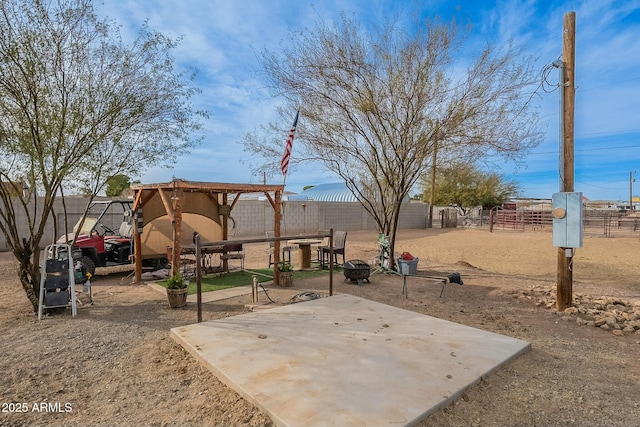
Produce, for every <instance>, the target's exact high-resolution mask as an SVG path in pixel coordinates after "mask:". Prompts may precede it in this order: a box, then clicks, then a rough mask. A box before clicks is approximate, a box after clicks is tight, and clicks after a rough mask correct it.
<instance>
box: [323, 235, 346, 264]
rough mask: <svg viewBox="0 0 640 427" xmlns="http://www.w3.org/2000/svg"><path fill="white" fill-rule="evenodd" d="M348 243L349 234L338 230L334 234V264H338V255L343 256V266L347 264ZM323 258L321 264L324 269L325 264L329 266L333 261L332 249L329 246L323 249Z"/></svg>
mask: <svg viewBox="0 0 640 427" xmlns="http://www.w3.org/2000/svg"><path fill="white" fill-rule="evenodd" d="M346 242H347V232H346V231H342V230H338V231H336V232H334V233H333V262H334V263H335V264H338V254H340V255H342V264H344V262H345V258H344V247H345V243H346ZM321 255H322V257H321V259H320V263H321V265H322V268H324V264H325V262H326V263H327V264H328V263H329V261H331V259H330V258H329V257H330V256H331V248H330V247H329V245H327V246H323V247H322V254H321Z"/></svg>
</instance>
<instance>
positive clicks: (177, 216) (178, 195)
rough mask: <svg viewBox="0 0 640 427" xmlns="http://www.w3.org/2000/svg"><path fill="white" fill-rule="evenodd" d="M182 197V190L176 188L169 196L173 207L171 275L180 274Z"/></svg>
mask: <svg viewBox="0 0 640 427" xmlns="http://www.w3.org/2000/svg"><path fill="white" fill-rule="evenodd" d="M182 197H183V190H182V188H178V189H177V190H176V191H175V193H174V194H172V195H171V198H172V200H171V203H172V207H173V253H172V254H171V256H172V260H171V261H172V263H171V274H172V275H174V274H176V272H180V257H181V256H182Z"/></svg>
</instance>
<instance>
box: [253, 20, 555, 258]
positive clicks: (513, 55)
mask: <svg viewBox="0 0 640 427" xmlns="http://www.w3.org/2000/svg"><path fill="white" fill-rule="evenodd" d="M290 40H291V45H290V47H286V48H284V49H283V50H279V51H278V52H270V51H263V52H261V54H260V57H259V58H260V61H261V65H262V68H263V70H264V75H265V77H266V80H267V85H268V86H269V87H270V88H271V89H272V90H273V93H274V94H276V95H278V96H282V97H284V98H285V104H286V108H283V109H282V110H281V115H282V120H281V121H280V123H282V124H283V125H284V126H282V127H279V126H277V125H275V124H273V123H271V124H270V125H267V126H264V127H263V128H262V129H261V131H260V133H258V131H256V132H253V133H250V134H248V135H246V136H245V138H244V143H245V147H246V149H247V150H249V151H251V152H253V153H257V154H259V155H261V156H262V157H263V158H264V159H265V161H266V162H267V163H268V164H270V165H271V167H272V169H271V170H272V171H275V170H277V167H278V165H279V160H280V158H281V156H282V150H283V143H282V140H283V135H284V134H285V131H286V127H285V126H288V125H289V123H291V117H292V114H293V112H294V111H296V109H297V108H298V107H300V108H301V110H300V121H299V122H298V127H297V130H296V132H297V133H296V151H295V153H296V155H295V156H293V157H292V158H291V160H290V166H291V167H295V164H297V163H298V164H299V163H301V162H304V161H311V162H320V163H322V164H323V165H324V167H325V168H326V169H328V170H330V171H333V172H334V173H336V174H337V175H339V176H340V177H341V178H342V179H343V180H344V182H345V183H346V185H347V187H348V188H349V189H350V190H351V192H352V193H353V194H354V195H355V196H356V197H357V199H358V200H359V201H360V203H361V204H362V205H363V206H364V208H365V209H366V210H367V211H368V213H369V214H370V215H371V216H372V218H373V219H374V221H375V222H376V224H377V228H378V232H380V233H384V234H386V235H388V236H389V242H390V245H391V247H390V250H391V254H392V259H393V258H394V257H393V251H394V246H395V235H396V230H397V226H398V218H399V215H400V211H401V209H402V205H403V201H404V200H405V199H406V197H407V196H408V195H409V192H410V190H411V188H412V187H413V186H414V185H415V184H416V182H417V181H418V179H419V177H420V175H421V174H422V173H424V171H425V170H427V168H428V167H429V165H430V163H431V161H432V152H433V150H434V146H436V144H437V147H438V150H439V153H440V156H441V157H443V158H444V157H446V154H447V153H450V155H451V156H453V155H454V153H455V155H456V156H458V157H460V156H476V157H478V156H482V155H494V154H499V155H505V156H511V157H518V156H519V155H520V154H521V153H522V151H523V150H527V149H528V148H530V147H534V146H536V145H537V144H538V143H539V142H540V141H541V137H542V132H541V131H540V129H539V128H538V120H537V111H536V109H535V108H533V106H532V105H531V104H530V100H531V99H532V97H531V92H532V91H533V90H534V89H535V87H536V86H537V83H538V81H537V78H538V75H537V73H534V72H533V69H532V64H533V62H532V59H531V58H525V57H523V56H522V55H521V54H520V52H519V51H518V50H517V49H515V48H514V47H512V46H504V47H502V46H501V47H499V48H498V47H496V46H494V45H488V46H487V47H486V48H485V49H484V50H483V51H482V52H480V53H479V54H478V55H477V56H476V58H475V59H474V60H472V61H471V63H469V62H466V61H465V62H464V63H463V62H462V60H461V59H460V60H458V59H459V58H458V57H457V56H456V55H458V54H459V53H460V52H462V51H464V42H465V35H464V34H462V35H461V34H460V31H459V28H458V27H457V26H456V25H455V23H450V24H447V23H443V22H440V21H438V20H434V21H427V22H416V23H415V25H413V26H411V25H407V23H406V22H400V21H399V20H393V21H390V22H388V23H387V24H386V25H383V26H379V27H376V28H374V29H372V30H369V29H366V28H363V27H362V26H361V25H359V24H358V23H356V22H354V21H353V20H350V19H348V18H347V17H346V16H344V15H343V17H342V20H341V21H339V22H338V23H336V24H335V25H325V24H323V23H322V22H321V23H318V24H317V25H316V26H315V28H307V27H305V29H304V31H298V32H294V33H293V34H291V37H290ZM465 69H466V72H465V71H464V70H465ZM265 167H266V166H265V165H258V166H257V167H256V168H255V170H259V171H263V170H264V169H265Z"/></svg>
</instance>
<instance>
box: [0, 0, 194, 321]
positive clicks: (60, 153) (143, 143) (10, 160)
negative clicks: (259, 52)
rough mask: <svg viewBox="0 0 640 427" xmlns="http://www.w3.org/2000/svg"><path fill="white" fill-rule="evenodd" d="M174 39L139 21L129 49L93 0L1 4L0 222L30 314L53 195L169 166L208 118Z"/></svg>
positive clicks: (10, 0) (12, 0) (18, 0)
mask: <svg viewBox="0 0 640 427" xmlns="http://www.w3.org/2000/svg"><path fill="white" fill-rule="evenodd" d="M176 46H177V41H176V40H172V39H170V38H167V37H165V36H164V35H162V34H159V33H157V32H154V31H151V30H150V29H149V28H147V27H146V26H145V27H143V28H142V29H141V31H140V34H139V36H138V37H137V39H136V40H135V41H134V42H133V43H132V45H130V46H128V45H126V44H125V43H123V41H122V40H121V38H120V37H119V34H118V30H117V27H116V26H115V25H114V24H113V22H110V21H108V20H106V21H100V20H98V18H97V17H96V15H95V13H94V10H93V6H92V2H91V0H50V1H49V0H27V1H24V0H5V1H3V2H2V3H1V4H0V181H2V182H3V185H0V199H1V202H2V209H0V229H1V230H2V232H3V233H4V235H5V237H6V239H7V244H8V246H9V248H10V249H11V251H12V252H13V254H14V255H15V257H16V258H17V260H18V261H19V264H20V268H19V274H20V280H21V282H22V286H23V288H24V290H25V292H26V294H27V297H28V298H29V300H30V301H31V303H32V304H33V305H34V309H35V308H37V304H38V297H37V295H38V291H39V283H38V282H39V269H38V263H39V248H40V243H41V240H42V238H43V233H44V230H45V225H46V223H47V220H48V218H49V217H50V216H51V214H52V208H53V203H54V200H55V199H56V197H60V196H61V194H63V190H67V191H70V190H73V189H76V190H77V189H86V190H87V191H88V192H90V193H91V194H97V193H98V192H99V191H101V190H102V189H103V188H104V186H105V184H106V182H107V181H108V179H109V178H110V177H112V176H115V175H118V174H127V175H137V174H139V173H140V171H141V170H144V169H145V168H146V167H148V166H150V165H157V164H170V163H171V162H172V161H173V160H174V159H175V158H176V156H178V155H180V154H182V153H185V152H186V151H188V149H189V148H190V147H192V146H193V145H194V144H196V143H197V142H198V141H197V139H192V136H191V135H192V132H194V131H196V130H198V129H199V128H200V126H201V125H200V122H199V119H200V118H201V117H203V116H205V114H204V113H203V112H198V111H194V110H193V109H192V107H191V105H190V104H189V102H188V100H189V99H190V97H191V96H192V95H193V94H194V93H196V89H195V88H194V87H192V86H191V82H192V77H193V75H192V74H191V73H189V74H184V73H177V72H176V71H175V65H174V60H173V58H172V57H171V54H170V52H171V50H172V49H174V48H175V47H176ZM17 183H24V186H23V187H26V188H28V189H29V191H28V192H26V191H18V190H19V189H20V188H18V187H17ZM21 188H22V187H21ZM62 197H63V196H62ZM18 211H19V212H18ZM25 218H26V223H27V227H28V230H29V233H28V234H27V235H20V234H19V230H20V224H19V222H20V221H23V219H25Z"/></svg>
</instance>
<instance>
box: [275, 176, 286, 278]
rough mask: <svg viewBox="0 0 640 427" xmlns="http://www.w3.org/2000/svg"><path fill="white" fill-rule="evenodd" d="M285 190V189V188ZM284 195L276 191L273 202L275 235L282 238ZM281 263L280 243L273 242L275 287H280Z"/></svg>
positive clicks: (277, 241)
mask: <svg viewBox="0 0 640 427" xmlns="http://www.w3.org/2000/svg"><path fill="white" fill-rule="evenodd" d="M283 188H284V187H283ZM281 202H282V195H281V194H280V191H278V190H276V192H275V194H274V200H273V235H274V237H280V221H281V220H282V216H281V213H280V208H281ZM279 262H280V241H279V240H276V241H275V242H273V285H274V286H280V272H279V271H278V263H279Z"/></svg>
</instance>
